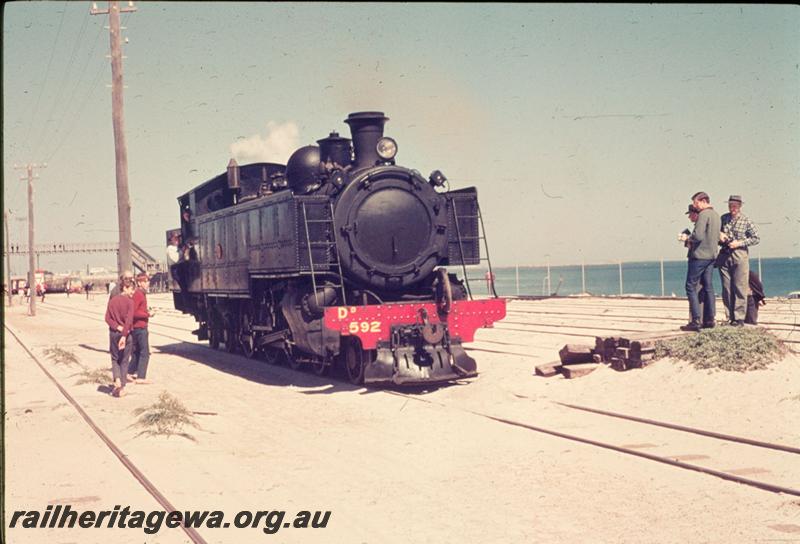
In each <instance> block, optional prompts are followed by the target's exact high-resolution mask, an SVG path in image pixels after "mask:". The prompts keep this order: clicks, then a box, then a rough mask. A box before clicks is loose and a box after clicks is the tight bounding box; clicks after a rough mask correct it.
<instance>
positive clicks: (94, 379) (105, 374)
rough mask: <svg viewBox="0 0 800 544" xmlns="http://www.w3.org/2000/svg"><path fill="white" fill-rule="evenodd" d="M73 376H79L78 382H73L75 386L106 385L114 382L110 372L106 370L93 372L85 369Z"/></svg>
mask: <svg viewBox="0 0 800 544" xmlns="http://www.w3.org/2000/svg"><path fill="white" fill-rule="evenodd" d="M73 376H80V378H78V381H76V382H75V385H83V384H85V383H99V384H101V385H106V384H109V383H113V382H114V377H113V376H112V375H111V370H110V369H108V368H95V369H94V370H89V369H88V368H86V369H84V370H82V371H80V372H79V373H77V374H73Z"/></svg>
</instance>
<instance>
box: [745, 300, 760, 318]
mask: <svg viewBox="0 0 800 544" xmlns="http://www.w3.org/2000/svg"><path fill="white" fill-rule="evenodd" d="M744 322H745V323H748V324H750V325H758V302H756V299H754V298H753V295H747V314H746V315H745V318H744Z"/></svg>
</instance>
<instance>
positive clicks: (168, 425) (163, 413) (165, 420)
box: [131, 391, 200, 442]
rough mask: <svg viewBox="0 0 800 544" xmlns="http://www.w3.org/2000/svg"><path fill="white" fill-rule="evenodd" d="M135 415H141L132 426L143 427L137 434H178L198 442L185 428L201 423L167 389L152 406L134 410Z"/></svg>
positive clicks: (196, 426) (197, 427) (197, 426)
mask: <svg viewBox="0 0 800 544" xmlns="http://www.w3.org/2000/svg"><path fill="white" fill-rule="evenodd" d="M133 415H135V416H139V419H138V420H137V421H136V422H135V423H133V424H132V425H131V427H140V428H142V429H143V430H142V431H141V432H139V433H138V434H137V435H136V436H141V435H147V436H159V435H162V436H164V435H165V436H172V435H177V436H182V437H183V438H186V439H188V440H191V441H193V442H197V440H196V439H195V438H194V436H192V435H190V434H189V433H186V432H184V430H183V429H184V427H185V426H187V425H188V426H191V427H194V428H196V429H199V428H200V425H198V424H197V422H196V421H195V418H194V415H193V414H192V413H191V412H190V411H189V410H188V409H187V408H186V407H185V406H184V405H183V403H181V401H180V400H178V399H177V398H176V397H174V396H172V395H170V394H169V393H168V392H167V391H163V392H162V393H161V394H160V395H159V396H158V400H157V401H156V402H155V403H153V404H151V405H150V406H143V407H140V408H137V409H136V410H134V411H133Z"/></svg>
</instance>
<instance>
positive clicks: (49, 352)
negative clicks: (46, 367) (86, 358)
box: [44, 346, 81, 366]
mask: <svg viewBox="0 0 800 544" xmlns="http://www.w3.org/2000/svg"><path fill="white" fill-rule="evenodd" d="M44 354H45V356H46V357H47V358H48V359H50V360H51V361H53V362H54V363H56V364H59V365H67V366H71V365H80V364H81V362H80V361H79V360H78V358H77V357H75V354H74V353H72V352H71V351H67V350H65V349H61V348H60V347H58V346H54V347H52V348H47V349H46V350H44Z"/></svg>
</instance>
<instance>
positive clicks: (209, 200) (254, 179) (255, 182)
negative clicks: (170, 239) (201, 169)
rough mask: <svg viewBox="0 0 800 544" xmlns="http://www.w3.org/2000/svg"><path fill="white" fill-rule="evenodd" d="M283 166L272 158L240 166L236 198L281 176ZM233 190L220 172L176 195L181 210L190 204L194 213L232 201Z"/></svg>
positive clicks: (257, 189) (253, 191)
mask: <svg viewBox="0 0 800 544" xmlns="http://www.w3.org/2000/svg"><path fill="white" fill-rule="evenodd" d="M285 174H286V166H285V165H283V164H278V163H272V162H256V163H252V164H245V165H242V166H239V183H240V189H239V191H238V196H237V199H238V200H243V199H245V198H248V197H255V196H257V195H258V194H259V190H260V189H261V185H262V184H263V183H265V182H269V181H270V180H271V179H272V178H273V177H275V176H276V175H277V176H284V175H285ZM234 194H235V193H234V191H232V190H231V189H230V188H229V187H228V174H227V172H223V173H222V174H220V175H218V176H215V177H213V178H211V179H210V180H208V181H206V182H204V183H201V184H200V185H198V186H197V187H195V188H194V189H192V190H191V191H189V192H187V193H185V194H183V195H181V196H179V197H178V202H179V203H180V207H181V210H183V209H185V207H186V206H189V208H190V210H191V211H192V213H193V215H195V216H198V215H203V214H206V213H210V212H213V211H216V210H219V209H222V208H227V207H228V206H232V205H233V204H234Z"/></svg>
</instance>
